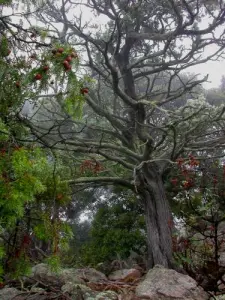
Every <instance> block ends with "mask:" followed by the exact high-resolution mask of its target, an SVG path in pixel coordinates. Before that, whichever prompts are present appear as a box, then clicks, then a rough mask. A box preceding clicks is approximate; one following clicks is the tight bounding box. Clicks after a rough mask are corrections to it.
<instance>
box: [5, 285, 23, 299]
mask: <svg viewBox="0 0 225 300" xmlns="http://www.w3.org/2000/svg"><path fill="white" fill-rule="evenodd" d="M19 294H21V291H19V290H17V289H15V288H7V287H6V288H3V289H1V290H0V299H1V300H11V299H13V298H14V297H15V296H17V295H19Z"/></svg>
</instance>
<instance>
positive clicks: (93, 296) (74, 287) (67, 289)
mask: <svg viewBox="0 0 225 300" xmlns="http://www.w3.org/2000/svg"><path fill="white" fill-rule="evenodd" d="M61 290H62V292H63V293H68V294H70V295H71V298H72V300H81V299H82V300H83V299H84V300H107V299H108V300H117V299H118V296H117V294H116V293H115V292H113V291H104V292H97V291H93V290H92V289H90V288H89V287H87V286H86V285H83V284H73V283H71V282H68V283H66V284H65V285H63V286H62V288H61Z"/></svg>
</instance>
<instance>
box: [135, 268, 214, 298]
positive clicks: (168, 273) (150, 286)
mask: <svg viewBox="0 0 225 300" xmlns="http://www.w3.org/2000/svg"><path fill="white" fill-rule="evenodd" d="M136 295H137V296H139V297H140V298H141V297H149V299H150V300H184V299H185V300H207V299H208V298H209V297H208V295H207V293H206V292H204V290H203V289H202V288H201V287H198V286H197V282H196V281H195V280H194V279H192V278H191V277H190V276H188V275H184V274H180V273H178V272H176V271H174V270H171V269H165V268H164V267H162V266H158V265H157V266H155V267H154V268H153V269H151V270H150V271H149V272H148V273H147V275H146V278H145V279H144V280H143V281H142V282H141V283H140V284H139V285H138V286H137V288H136Z"/></svg>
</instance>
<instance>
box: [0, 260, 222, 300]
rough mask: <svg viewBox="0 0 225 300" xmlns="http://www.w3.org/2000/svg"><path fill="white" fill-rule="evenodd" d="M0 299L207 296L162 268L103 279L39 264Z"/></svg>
mask: <svg viewBox="0 0 225 300" xmlns="http://www.w3.org/2000/svg"><path fill="white" fill-rule="evenodd" d="M221 297H222V296H220V298H219V297H218V298H215V297H214V298H212V299H223V298H221ZM0 299H1V300H47V299H50V300H51V299H52V300H53V299H54V300H107V299H108V300H138V299H150V300H208V299H210V295H209V294H207V293H206V292H204V291H203V289H202V288H201V287H199V286H197V283H196V282H195V281H194V280H193V279H192V278H191V277H189V276H188V275H183V274H180V273H178V272H176V271H174V270H168V269H165V268H163V267H161V266H155V268H153V269H151V270H150V271H149V272H148V273H147V274H144V275H143V274H142V273H141V271H140V270H137V269H123V270H118V271H115V272H113V273H111V274H110V275H109V276H108V277H106V276H105V275H104V274H103V273H101V272H99V271H97V270H95V269H93V268H84V269H75V268H70V269H62V270H60V271H59V272H58V273H54V272H52V271H51V270H50V268H49V266H48V265H46V264H43V263H42V264H38V265H36V266H34V267H33V269H32V274H31V276H29V277H24V278H22V279H21V281H11V282H8V283H7V285H5V286H2V287H1V289H0Z"/></svg>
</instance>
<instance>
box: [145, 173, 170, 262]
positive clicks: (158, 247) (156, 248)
mask: <svg viewBox="0 0 225 300" xmlns="http://www.w3.org/2000/svg"><path fill="white" fill-rule="evenodd" d="M139 192H140V196H141V201H142V203H143V206H144V210H145V220H146V227H147V244H148V267H149V268H152V267H153V266H154V265H156V264H160V265H163V266H164V267H166V268H173V267H174V264H173V256H172V228H171V227H172V226H171V223H172V216H171V211H170V207H169V203H168V201H167V198H166V194H165V188H164V185H163V181H162V176H161V175H160V174H158V173H157V171H156V172H154V171H153V170H151V172H144V173H142V175H141V185H140V190H139Z"/></svg>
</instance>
